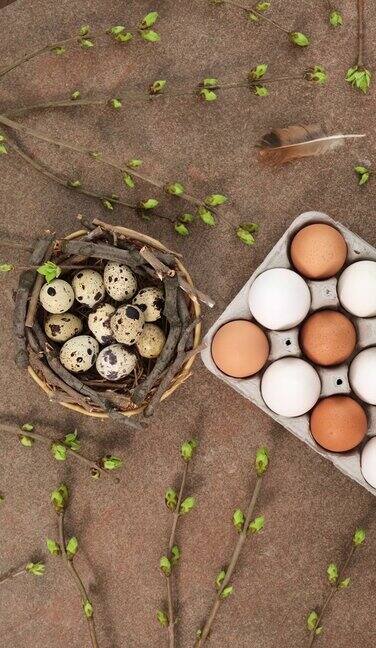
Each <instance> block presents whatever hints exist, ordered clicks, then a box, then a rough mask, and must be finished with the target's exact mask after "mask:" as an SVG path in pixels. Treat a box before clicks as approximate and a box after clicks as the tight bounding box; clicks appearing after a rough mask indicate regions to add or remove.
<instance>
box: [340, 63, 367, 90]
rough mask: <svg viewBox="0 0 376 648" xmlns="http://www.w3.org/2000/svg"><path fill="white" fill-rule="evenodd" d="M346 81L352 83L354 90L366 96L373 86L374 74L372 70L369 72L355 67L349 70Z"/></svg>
mask: <svg viewBox="0 0 376 648" xmlns="http://www.w3.org/2000/svg"><path fill="white" fill-rule="evenodd" d="M345 80H346V81H347V82H348V83H350V85H351V86H352V87H353V88H357V89H358V90H360V91H361V92H363V93H364V94H366V93H367V92H368V90H369V88H370V85H371V80H372V74H371V72H370V70H367V68H364V67H358V66H357V65H355V66H354V67H351V68H349V69H348V70H347V73H346V77H345Z"/></svg>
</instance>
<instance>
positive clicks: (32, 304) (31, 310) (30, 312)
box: [25, 241, 54, 328]
mask: <svg viewBox="0 0 376 648" xmlns="http://www.w3.org/2000/svg"><path fill="white" fill-rule="evenodd" d="M53 249H54V241H51V243H50V245H49V247H48V249H47V250H46V254H45V255H44V257H43V263H45V262H46V261H49V259H50V258H51V255H52V252H53ZM43 284H44V277H43V276H42V275H40V274H38V275H37V277H36V279H35V282H34V286H33V288H32V291H31V295H30V300H29V307H28V309H27V315H26V319H25V326H27V327H28V328H33V325H34V320H35V314H36V312H37V308H38V300H39V293H40V291H41V288H42V286H43Z"/></svg>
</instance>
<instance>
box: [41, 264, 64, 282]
mask: <svg viewBox="0 0 376 648" xmlns="http://www.w3.org/2000/svg"><path fill="white" fill-rule="evenodd" d="M37 272H38V273H39V274H40V275H42V276H43V277H45V279H46V281H47V283H50V282H51V281H53V280H54V279H57V277H60V274H61V268H60V267H59V266H58V265H56V263H53V261H46V262H45V263H43V265H41V266H39V268H37Z"/></svg>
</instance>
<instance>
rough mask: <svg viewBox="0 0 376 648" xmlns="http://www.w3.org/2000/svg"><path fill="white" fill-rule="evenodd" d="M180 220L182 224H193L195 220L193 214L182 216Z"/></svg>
mask: <svg viewBox="0 0 376 648" xmlns="http://www.w3.org/2000/svg"><path fill="white" fill-rule="evenodd" d="M178 218H179V221H180V222H181V223H193V221H194V219H195V217H194V216H193V214H181V215H180V216H179V217H178Z"/></svg>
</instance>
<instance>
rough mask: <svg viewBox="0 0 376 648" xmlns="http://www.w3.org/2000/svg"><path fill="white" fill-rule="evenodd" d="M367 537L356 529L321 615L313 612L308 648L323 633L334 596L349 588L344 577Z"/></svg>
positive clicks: (347, 580) (361, 530) (360, 530)
mask: <svg viewBox="0 0 376 648" xmlns="http://www.w3.org/2000/svg"><path fill="white" fill-rule="evenodd" d="M365 537H366V534H365V531H364V530H363V529H356V531H355V533H354V535H353V538H352V542H351V546H350V549H349V552H348V555H347V558H346V559H345V560H344V562H343V564H342V565H341V567H340V568H339V570H338V574H336V576H335V578H334V582H331V588H330V592H329V593H328V595H327V597H326V599H325V601H324V603H323V605H322V607H321V609H320V611H319V613H318V614H317V613H315V612H313V614H314V617H315V618H314V620H313V627H312V629H311V635H310V638H309V642H308V648H311V646H313V644H314V643H315V639H316V638H317V637H318V636H319V635H320V634H321V632H322V626H321V622H322V619H323V616H324V613H325V610H326V609H327V607H328V605H329V603H330V602H331V600H332V598H333V596H334V595H335V594H336V593H337V592H338V591H340V590H341V589H344V588H346V587H348V585H349V582H350V579H349V578H348V579H345V580H343V578H344V576H345V574H346V571H347V568H348V567H349V565H350V563H351V561H352V558H353V556H354V554H355V552H356V550H357V549H358V548H359V547H361V546H362V545H363V544H364V541H365ZM333 567H336V566H335V565H333ZM311 614H312V613H311Z"/></svg>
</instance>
